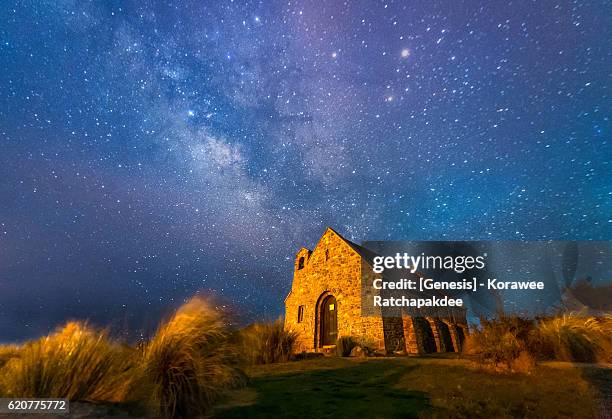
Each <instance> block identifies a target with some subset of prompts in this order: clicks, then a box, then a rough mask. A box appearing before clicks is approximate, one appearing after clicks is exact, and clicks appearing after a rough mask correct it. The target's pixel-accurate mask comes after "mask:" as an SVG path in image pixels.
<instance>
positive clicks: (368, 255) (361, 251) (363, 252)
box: [327, 227, 378, 265]
mask: <svg viewBox="0 0 612 419" xmlns="http://www.w3.org/2000/svg"><path fill="white" fill-rule="evenodd" d="M327 230H331V231H332V232H333V233H334V234H336V235H337V236H338V237H340V238H341V239H342V240H343V241H344V242H346V244H348V245H349V247H350V248H351V249H353V250H354V251H355V252H356V253H357V254H358V255H359V256H361V257H362V258H363V259H365V260H366V261H367V262H368V263H369V264H370V265H372V264H373V263H374V257H376V256H378V255H377V254H376V253H374V252H373V251H371V250H370V249H367V248H365V247H363V246H360V245H358V244H357V243H353V242H352V241H350V240H349V239H347V238H345V237H344V236H342V234H340V233H338V232H337V231H336V230H334V229H333V228H331V227H327Z"/></svg>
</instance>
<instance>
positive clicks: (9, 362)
mask: <svg viewBox="0 0 612 419" xmlns="http://www.w3.org/2000/svg"><path fill="white" fill-rule="evenodd" d="M3 352H5V354H4V358H5V361H4V365H3V367H2V371H1V372H2V374H1V376H0V390H2V394H4V395H5V396H7V397H65V398H69V399H71V400H101V399H103V400H109V401H116V400H120V399H121V398H122V397H123V395H124V394H125V391H126V385H125V382H126V381H127V377H128V376H127V375H126V374H127V373H128V371H129V370H130V369H131V368H132V366H133V364H132V357H131V355H132V353H131V352H132V351H131V350H130V349H129V348H127V347H125V346H121V345H119V344H117V343H115V342H112V341H111V340H109V339H108V336H107V334H106V332H105V331H101V330H96V329H94V328H92V327H90V326H88V325H87V324H86V323H80V322H71V323H68V324H67V325H66V326H65V327H63V328H61V329H59V330H58V331H57V332H55V333H53V334H51V335H49V336H47V337H44V338H41V339H38V340H36V341H33V342H29V343H28V344H26V345H24V346H23V347H21V348H18V349H17V348H15V347H13V348H11V350H10V354H7V353H6V352H8V351H6V350H5V351H3Z"/></svg>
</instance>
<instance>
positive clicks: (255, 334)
mask: <svg viewBox="0 0 612 419" xmlns="http://www.w3.org/2000/svg"><path fill="white" fill-rule="evenodd" d="M297 337H298V334H297V332H294V331H291V330H285V328H284V325H283V321H282V319H277V320H276V321H274V322H270V323H254V324H252V325H250V326H248V327H246V328H244V329H242V330H241V331H240V336H239V339H240V345H241V347H242V354H243V357H244V358H245V360H246V361H247V362H249V363H251V364H272V363H276V362H286V361H288V360H289V359H291V356H292V354H293V352H294V349H295V344H296V341H297Z"/></svg>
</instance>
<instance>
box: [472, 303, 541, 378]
mask: <svg viewBox="0 0 612 419" xmlns="http://www.w3.org/2000/svg"><path fill="white" fill-rule="evenodd" d="M473 329H474V330H473V332H472V334H471V335H470V336H469V337H468V340H467V343H466V351H467V352H468V353H472V354H475V355H477V357H478V359H479V361H480V362H482V363H492V364H493V365H495V366H498V365H500V364H501V365H505V366H506V367H507V368H511V364H512V362H513V361H514V360H515V359H516V358H518V357H519V355H520V354H521V352H524V351H528V350H529V348H528V342H529V341H530V339H531V335H532V334H533V331H534V330H535V323H534V321H533V320H529V319H525V318H522V317H520V316H508V315H505V314H500V315H499V317H498V318H496V319H492V320H489V319H486V318H481V319H480V327H474V328H473Z"/></svg>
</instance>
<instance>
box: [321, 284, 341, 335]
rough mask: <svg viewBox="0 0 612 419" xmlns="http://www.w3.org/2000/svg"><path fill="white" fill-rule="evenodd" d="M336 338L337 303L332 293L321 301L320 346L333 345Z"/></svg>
mask: <svg viewBox="0 0 612 419" xmlns="http://www.w3.org/2000/svg"><path fill="white" fill-rule="evenodd" d="M337 338H338V304H337V303H336V299H335V298H334V296H333V295H329V296H327V297H325V299H324V300H323V302H322V303H321V346H324V345H335V344H336V339H337Z"/></svg>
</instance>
